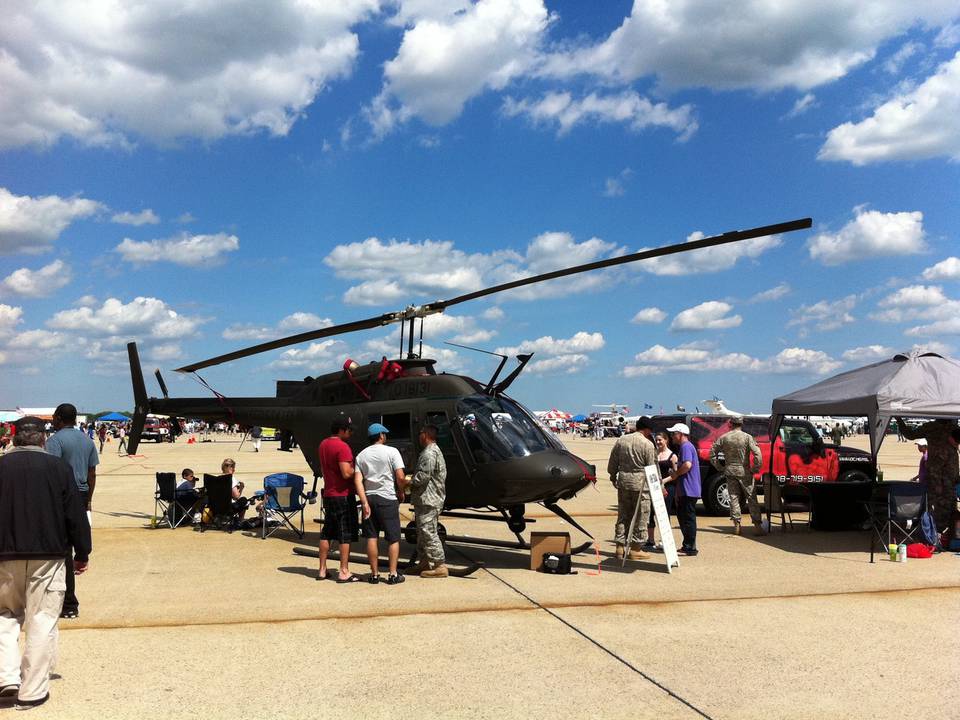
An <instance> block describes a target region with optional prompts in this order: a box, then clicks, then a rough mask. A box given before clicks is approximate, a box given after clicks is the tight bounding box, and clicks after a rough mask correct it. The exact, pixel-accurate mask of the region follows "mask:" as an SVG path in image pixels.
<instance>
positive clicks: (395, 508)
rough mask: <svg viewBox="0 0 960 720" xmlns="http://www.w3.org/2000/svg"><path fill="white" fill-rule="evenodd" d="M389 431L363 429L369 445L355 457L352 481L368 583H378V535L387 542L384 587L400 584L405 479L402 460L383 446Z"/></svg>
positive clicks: (376, 425)
mask: <svg viewBox="0 0 960 720" xmlns="http://www.w3.org/2000/svg"><path fill="white" fill-rule="evenodd" d="M389 432H390V431H389V430H387V428H386V427H384V426H383V425H381V424H380V423H373V424H372V425H371V426H370V427H369V428H367V437H368V439H369V440H370V445H369V446H368V447H366V448H365V449H364V450H361V451H360V454H359V455H357V470H356V474H355V475H354V481H355V483H356V486H357V491H358V493H359V494H360V502H361V503H362V504H363V518H364V519H363V527H362V529H363V537H365V538H366V539H367V559H368V560H369V561H370V578H369V582H370V583H371V584H374V585H375V584H377V583H378V582H380V572H379V563H380V547H379V538H380V533H381V532H382V533H383V537H384V539H385V540H386V541H387V558H388V562H389V574H388V575H387V584H388V585H398V584H400V583H402V582H403V575H401V574H400V573H399V572H398V571H397V560H398V559H399V557H400V500H399V498H398V492H397V491H398V489H399V493H400V496H401V497H402V494H403V488H404V485H405V483H406V477H405V476H404V474H403V458H402V457H401V456H400V451H399V450H397V449H396V448H395V447H390V446H389V445H387V434H388V433H389Z"/></svg>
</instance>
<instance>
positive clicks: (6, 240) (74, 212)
mask: <svg viewBox="0 0 960 720" xmlns="http://www.w3.org/2000/svg"><path fill="white" fill-rule="evenodd" d="M0 32H2V31H0ZM2 58H3V53H2V48H0V64H2ZM0 77H2V75H0ZM2 85H3V83H2V81H0V86H2ZM2 107H3V105H2V104H0V108H2ZM0 118H2V109H0ZM2 125H3V123H2V120H0V127H2ZM0 132H2V131H0ZM101 209H103V205H101V204H100V203H98V202H96V201H95V200H87V199H85V198H79V197H73V198H62V197H59V196H57V195H45V196H41V197H30V196H29V195H14V194H13V193H12V192H10V191H9V190H7V188H3V187H0V255H6V254H9V253H15V252H23V253H41V252H45V251H47V250H49V249H50V247H51V245H52V244H53V243H54V242H55V241H56V240H57V239H58V238H59V237H60V234H61V233H62V232H63V231H64V230H66V229H67V227H69V226H70V224H71V223H73V222H74V221H76V220H79V219H81V218H85V217H89V216H91V215H93V214H94V213H96V212H98V211H99V210H101Z"/></svg>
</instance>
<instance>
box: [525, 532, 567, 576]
mask: <svg viewBox="0 0 960 720" xmlns="http://www.w3.org/2000/svg"><path fill="white" fill-rule="evenodd" d="M569 552H570V533H568V532H532V533H530V569H531V570H539V569H540V566H541V565H542V564H543V556H544V554H545V553H557V554H564V553H569Z"/></svg>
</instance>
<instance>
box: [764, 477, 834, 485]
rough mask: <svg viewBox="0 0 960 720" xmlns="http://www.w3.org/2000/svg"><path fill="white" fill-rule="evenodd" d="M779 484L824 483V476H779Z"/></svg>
mask: <svg viewBox="0 0 960 720" xmlns="http://www.w3.org/2000/svg"><path fill="white" fill-rule="evenodd" d="M776 477H777V482H778V483H780V484H781V485H783V484H784V483H822V482H825V480H824V477H823V475H777V476H776Z"/></svg>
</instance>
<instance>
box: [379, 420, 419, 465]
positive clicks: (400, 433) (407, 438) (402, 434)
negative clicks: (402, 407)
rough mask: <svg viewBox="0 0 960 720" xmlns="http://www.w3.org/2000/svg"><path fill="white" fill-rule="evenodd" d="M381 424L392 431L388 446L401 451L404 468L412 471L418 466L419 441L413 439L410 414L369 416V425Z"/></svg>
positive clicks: (388, 437) (388, 436)
mask: <svg viewBox="0 0 960 720" xmlns="http://www.w3.org/2000/svg"><path fill="white" fill-rule="evenodd" d="M372 423H381V424H382V425H384V426H386V428H387V429H388V430H389V431H390V434H389V435H387V444H388V445H390V446H391V447H395V448H396V449H397V450H399V451H400V457H402V458H403V466H404V467H405V468H407V469H412V468H415V467H416V466H417V447H416V445H417V439H416V438H415V437H413V432H412V428H411V425H410V413H408V412H402V413H389V414H387V415H373V414H371V415H368V416H367V424H368V425H369V424H372Z"/></svg>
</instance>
